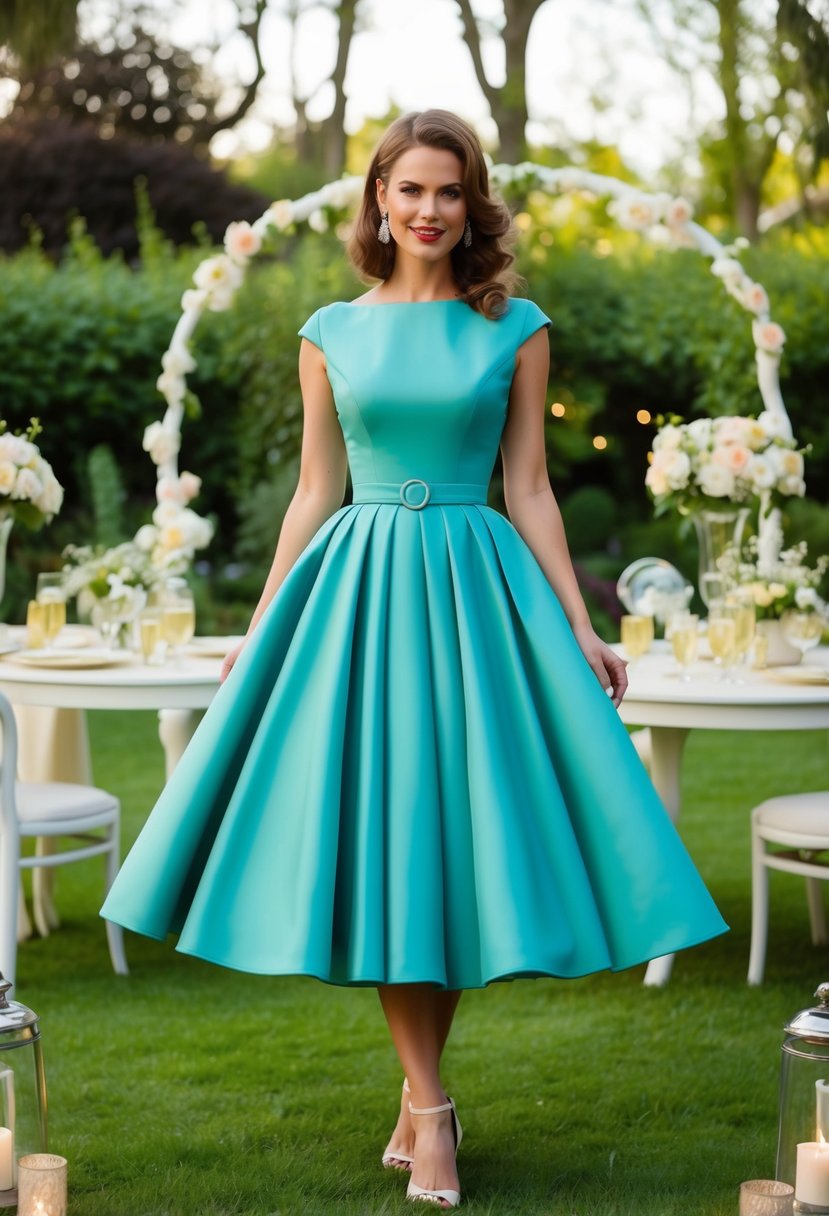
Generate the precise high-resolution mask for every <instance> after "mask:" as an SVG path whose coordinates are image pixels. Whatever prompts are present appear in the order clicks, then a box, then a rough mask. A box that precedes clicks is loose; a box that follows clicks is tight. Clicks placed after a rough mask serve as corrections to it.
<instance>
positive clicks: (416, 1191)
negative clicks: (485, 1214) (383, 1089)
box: [406, 1097, 463, 1208]
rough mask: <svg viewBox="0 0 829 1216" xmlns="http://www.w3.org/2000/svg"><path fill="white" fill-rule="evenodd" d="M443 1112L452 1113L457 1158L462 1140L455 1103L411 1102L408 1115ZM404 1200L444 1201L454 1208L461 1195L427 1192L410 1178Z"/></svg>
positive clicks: (427, 1190)
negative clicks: (429, 1103) (428, 1104)
mask: <svg viewBox="0 0 829 1216" xmlns="http://www.w3.org/2000/svg"><path fill="white" fill-rule="evenodd" d="M444 1110H450V1111H451V1112H452V1133H453V1135H454V1137H455V1155H456V1156H457V1152H458V1146H459V1145H460V1142H461V1140H462V1139H463V1128H462V1127H461V1121H460V1119H459V1118H458V1112H457V1111H456V1110H455V1103H454V1102H453V1101H452V1099H451V1098H448V1097H447V1100H446V1101H445V1102H444V1103H443V1105H442V1106H422V1107H417V1106H412V1104H411V1102H409V1114H410V1115H439V1114H440V1112H441V1111H444ZM406 1198H407V1199H412V1200H423V1201H424V1202H426V1203H435V1204H438V1203H440V1201H441V1199H445V1200H446V1202H447V1203H448V1204H449V1206H450V1208H456V1207H457V1206H458V1204H459V1203H460V1201H461V1193H460V1191H453V1190H449V1189H448V1188H447V1189H446V1190H443V1191H432V1190H429V1188H428V1187H423V1186H418V1185H417V1184H416V1183H414V1182H412V1180H411V1178H410V1179H409V1185H408V1187H407V1188H406Z"/></svg>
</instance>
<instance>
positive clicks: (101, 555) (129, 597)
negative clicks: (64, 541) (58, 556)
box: [63, 540, 165, 615]
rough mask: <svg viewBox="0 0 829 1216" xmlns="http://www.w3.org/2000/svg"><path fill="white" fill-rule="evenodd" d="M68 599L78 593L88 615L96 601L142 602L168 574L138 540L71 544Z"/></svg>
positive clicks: (66, 572)
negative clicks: (138, 543)
mask: <svg viewBox="0 0 829 1216" xmlns="http://www.w3.org/2000/svg"><path fill="white" fill-rule="evenodd" d="M63 559H64V565H63V571H64V575H65V582H64V588H65V591H66V596H67V598H71V597H72V596H73V595H77V596H78V611H79V612H80V613H81V614H82V615H85V614H87V613H88V612H89V611H90V610H91V608H92V607H93V606H94V604H95V603H96V601H101V600H111V601H119V602H121V603H123V604H124V605H128V604H130V603H132V602H133V601H134V602H135V604H137V605H139V606H140V605H141V603H143V601H144V600H145V599H146V593H147V591H149V590H150V589H151V588H152V587H154V586H155V585H156V584H157V583H158V582H159V581H160V579H161V578H163V577H164V573H165V572H162V571H160V570H159V569H158V568H157V567H155V566H154V565H153V563H152V561H151V560H150V556H149V554H148V553H146V552H144V550H142V549H140V548H139V547H138V545H137V544H136V543H135V541H131V540H128V541H124V542H123V543H122V544H120V545H113V546H112V548H110V549H107V548H105V547H104V546H103V545H67V546H66V548H65V549H64V551H63Z"/></svg>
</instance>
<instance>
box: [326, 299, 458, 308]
mask: <svg viewBox="0 0 829 1216" xmlns="http://www.w3.org/2000/svg"><path fill="white" fill-rule="evenodd" d="M337 303H338V304H345V305H346V307H347V308H412V307H423V306H424V305H426V304H466V303H467V301H466V300H458V299H447V300H381V301H380V303H379V304H356V303H355V302H354V301H353V300H338V301H337Z"/></svg>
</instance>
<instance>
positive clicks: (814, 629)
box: [780, 608, 826, 659]
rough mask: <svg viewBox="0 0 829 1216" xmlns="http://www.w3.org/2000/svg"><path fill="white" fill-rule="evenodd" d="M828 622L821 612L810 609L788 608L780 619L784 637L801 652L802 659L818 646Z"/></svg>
mask: <svg viewBox="0 0 829 1216" xmlns="http://www.w3.org/2000/svg"><path fill="white" fill-rule="evenodd" d="M825 625H826V622H825V621H824V619H823V615H822V614H821V613H820V612H813V611H810V610H808V609H800V608H788V609H787V610H786V611H785V612H784V613H783V615H782V616H781V618H780V627H781V629H782V630H783V636H784V637H785V638H786V640H787V641H788V642H791V644H792V646H796V647H797V649H798V650H799V651H800V657H801V659H802V658H803V657H804V655H805V654H806V651H807V650H811V649H812V647H813V646H817V644H818V642H819V641H820V639H821V638H822V637H823V630H824V628H825Z"/></svg>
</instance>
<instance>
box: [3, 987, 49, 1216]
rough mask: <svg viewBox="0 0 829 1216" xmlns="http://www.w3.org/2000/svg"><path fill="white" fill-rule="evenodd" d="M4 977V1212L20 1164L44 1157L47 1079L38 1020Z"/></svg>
mask: <svg viewBox="0 0 829 1216" xmlns="http://www.w3.org/2000/svg"><path fill="white" fill-rule="evenodd" d="M10 988H11V984H10V983H9V982H8V980H5V979H4V978H3V976H2V974H0V1208H8V1207H14V1206H16V1204H17V1161H18V1158H19V1157H23V1156H25V1155H26V1154H28V1153H45V1152H46V1147H47V1145H46V1076H45V1074H44V1071H43V1054H42V1052H41V1047H40V1026H39V1024H38V1020H37V1014H36V1013H32V1011H31V1009H27V1008H26V1006H25V1005H21V1004H20V1003H19V1002H18V1001H10V1000H8V999H7V995H6V994H7V993H8V991H9V989H10Z"/></svg>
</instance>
